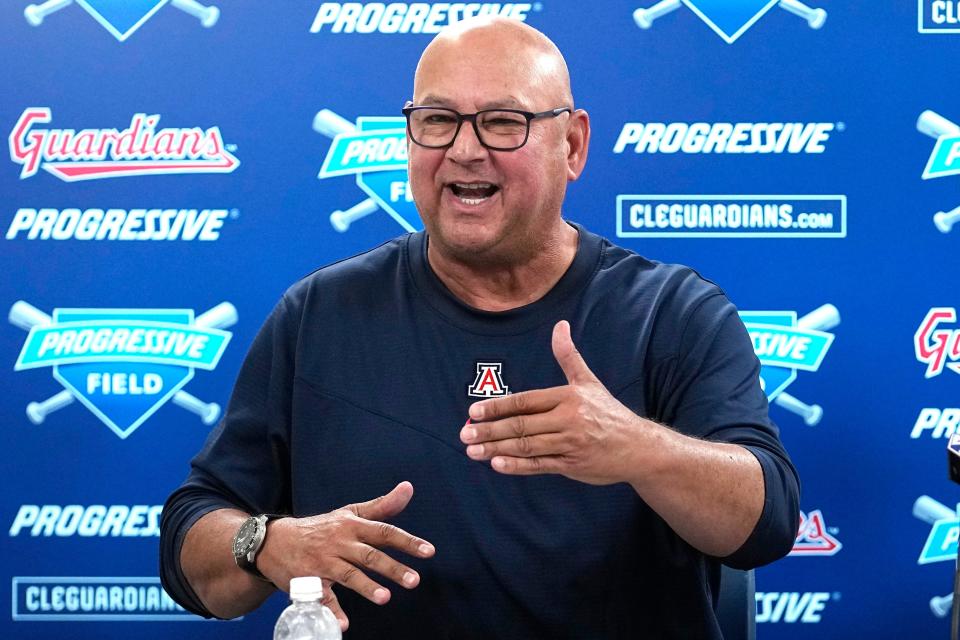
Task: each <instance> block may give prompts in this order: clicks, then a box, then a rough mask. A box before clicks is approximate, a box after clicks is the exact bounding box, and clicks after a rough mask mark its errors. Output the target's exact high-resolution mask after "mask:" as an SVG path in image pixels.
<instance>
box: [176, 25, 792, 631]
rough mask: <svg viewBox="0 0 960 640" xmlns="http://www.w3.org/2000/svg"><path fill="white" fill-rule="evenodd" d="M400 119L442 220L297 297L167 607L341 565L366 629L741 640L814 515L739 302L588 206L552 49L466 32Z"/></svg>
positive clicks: (280, 321) (205, 477) (341, 614)
mask: <svg viewBox="0 0 960 640" xmlns="http://www.w3.org/2000/svg"><path fill="white" fill-rule="evenodd" d="M403 112H404V114H405V115H406V117H407V123H408V127H407V137H408V144H409V176H410V185H411V189H412V191H413V195H414V199H415V201H416V204H417V208H418V210H419V212H420V215H421V218H422V219H423V223H424V227H425V231H424V232H421V233H414V234H408V235H405V236H402V237H400V238H397V239H395V240H392V241H390V242H387V243H385V244H383V245H381V246H380V247H377V248H375V249H373V250H371V251H368V252H366V253H364V254H361V255H359V256H356V257H353V258H350V259H348V260H345V261H341V262H338V263H335V264H334V265H331V266H328V267H325V268H322V269H319V270H318V271H316V272H315V273H313V274H311V275H310V276H308V277H307V278H305V279H303V280H302V281H300V282H298V283H297V284H295V285H294V286H293V287H291V288H290V289H289V290H288V291H287V292H286V293H285V294H284V296H283V298H282V299H281V301H280V302H279V304H278V305H277V307H276V308H275V310H274V311H273V313H272V314H271V316H270V317H269V318H268V319H267V321H266V323H265V325H264V326H263V328H262V329H261V331H260V333H259V334H258V336H257V338H256V340H255V341H254V343H253V345H252V346H251V349H250V352H249V354H248V356H247V359H246V361H245V363H244V365H243V369H242V370H241V372H240V376H239V379H238V381H237V385H236V387H235V389H234V394H233V397H232V399H231V402H230V405H229V407H228V410H227V412H226V414H225V416H224V419H223V421H222V422H221V424H220V425H219V426H218V427H217V429H216V430H214V432H213V433H212V434H211V435H210V437H209V439H208V441H207V443H206V445H205V446H204V448H203V450H202V451H201V452H200V453H199V454H198V455H197V457H196V458H195V459H194V460H193V462H192V470H191V473H190V476H189V477H188V479H187V481H186V482H185V483H184V485H183V486H182V487H181V488H179V489H178V490H177V491H176V492H175V493H174V494H173V495H172V496H171V497H170V499H169V500H168V502H167V505H166V507H165V509H164V512H163V523H162V532H163V533H162V539H161V568H162V576H163V581H164V585H165V587H166V589H167V591H168V592H169V593H170V594H171V595H173V596H174V597H175V598H176V599H177V600H178V602H180V603H181V604H182V605H184V606H185V607H186V608H188V609H189V610H191V611H195V612H197V613H199V614H201V615H205V616H217V617H221V618H230V617H234V616H238V615H241V614H243V613H245V612H248V611H250V610H252V609H254V608H255V607H257V606H259V604H260V603H261V602H263V600H264V599H265V598H267V597H268V596H269V595H270V594H271V593H272V592H274V591H275V590H276V589H278V588H279V589H282V590H286V589H287V588H288V585H289V581H290V578H292V577H294V576H299V575H316V576H321V577H322V578H323V579H324V581H325V584H326V585H327V589H326V603H327V604H328V606H330V607H331V608H332V609H333V611H334V612H335V613H336V615H337V617H338V619H339V620H340V624H341V627H342V628H343V629H347V628H348V627H349V629H350V636H351V637H357V638H385V637H390V638H408V637H409V638H414V637H416V638H458V639H459V638H490V637H517V638H551V639H552V638H567V637H570V638H637V637H649V638H684V639H690V638H720V637H721V636H720V630H719V625H718V623H717V617H716V613H715V607H716V594H717V587H718V582H719V567H720V563H721V562H723V563H726V564H729V565H731V566H734V567H742V568H749V567H755V566H759V565H762V564H765V563H768V562H771V561H773V560H775V559H777V558H779V557H781V556H783V555H784V554H786V553H787V552H788V551H789V550H790V548H791V546H792V543H793V540H794V536H795V533H796V527H797V522H798V479H797V474H796V471H795V469H794V467H793V465H792V464H791V462H790V460H789V457H788V456H787V454H786V452H785V451H784V449H783V446H782V444H781V443H780V440H779V437H778V432H777V429H776V427H775V426H774V425H773V424H772V423H771V421H770V419H769V417H768V414H767V403H766V399H765V397H764V394H763V392H762V391H761V389H760V385H759V379H758V372H759V362H758V361H757V359H756V357H755V356H754V354H753V349H752V346H751V342H750V340H749V338H748V336H747V333H746V331H745V329H744V327H743V325H742V323H741V322H740V320H739V317H738V315H737V313H736V309H735V308H734V307H733V305H732V304H731V303H730V302H729V301H728V300H727V298H726V297H725V296H724V294H723V293H722V291H721V290H720V289H719V288H718V287H717V286H716V285H714V284H713V283H710V282H708V281H706V280H704V279H702V278H700V277H699V276H698V275H697V274H696V273H695V272H694V271H692V270H690V269H688V268H685V267H680V266H676V265H663V264H660V263H656V262H652V261H649V260H647V259H644V258H642V257H640V256H638V255H636V254H634V253H632V252H629V251H627V250H624V249H621V248H619V247H616V246H615V245H613V244H611V243H610V242H609V241H607V240H605V239H603V238H601V237H599V236H597V235H595V234H593V233H590V232H589V231H587V230H586V229H584V228H583V227H582V226H579V225H576V224H573V223H571V222H568V221H566V220H564V218H563V216H562V211H561V209H562V203H563V200H564V195H565V190H566V186H567V183H568V182H571V181H573V180H576V179H577V178H578V177H579V175H580V173H581V171H582V170H583V167H584V164H585V162H586V158H587V148H588V144H589V140H590V122H589V118H588V116H587V113H586V112H584V111H583V110H581V109H578V108H576V107H575V106H574V102H573V97H572V95H571V90H570V81H569V77H568V72H567V67H566V64H565V62H564V60H563V57H562V55H561V54H560V52H559V51H558V50H557V48H556V46H555V45H554V44H553V43H552V42H550V41H549V40H548V39H547V38H546V37H545V36H544V35H543V34H541V33H539V32H537V31H536V30H534V29H532V28H531V27H529V26H526V25H524V24H522V23H519V22H514V21H509V20H505V19H499V18H492V19H491V18H485V19H477V20H470V21H465V22H462V23H459V24H457V25H455V26H453V27H450V28H448V29H446V30H445V31H443V32H442V33H441V34H439V35H438V36H437V37H436V39H434V41H433V42H432V43H431V44H430V45H429V46H428V47H427V49H426V50H425V51H424V53H423V56H422V57H421V59H420V63H419V65H418V67H417V71H416V75H415V79H414V90H413V99H412V100H411V101H410V102H409V103H408V104H407V106H406V107H404V109H403ZM414 487H416V491H417V493H416V496H414ZM377 496H379V497H377Z"/></svg>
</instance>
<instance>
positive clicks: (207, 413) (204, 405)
mask: <svg viewBox="0 0 960 640" xmlns="http://www.w3.org/2000/svg"><path fill="white" fill-rule="evenodd" d="M8 320H9V321H10V324H12V325H14V326H17V327H20V328H21V329H23V330H24V331H30V329H32V328H33V327H38V326H40V327H42V326H45V325H49V324H53V318H51V317H50V316H49V315H47V314H46V313H44V312H43V311H41V310H40V309H37V308H36V307H34V306H33V305H31V304H29V303H27V302H24V301H23V300H19V301H17V302H15V303H14V304H13V306H12V307H10V314H9V316H8ZM236 323H237V309H236V307H234V306H233V305H232V304H230V303H229V302H221V303H220V304H218V305H217V306H215V307H213V308H211V309H209V310H207V311H205V312H204V313H202V314H200V315H199V316H197V317H196V318H195V319H194V321H193V325H192V326H194V327H202V328H205V329H225V328H226V327H230V326H232V325H234V324H236ZM74 399H75V398H74V395H73V393H72V392H71V391H70V390H69V389H64V390H63V391H61V392H60V393H58V394H56V395H53V396H51V397H49V398H47V399H46V400H43V401H42V402H31V403H30V404H28V405H27V418H29V419H30V422H32V423H33V424H42V423H43V421H44V420H46V419H47V416H48V415H50V414H51V413H53V412H55V411H59V410H60V409H63V408H64V407H66V406H68V405H70V404H72V403H73V401H74ZM173 403H174V404H176V405H177V406H179V407H182V408H184V409H186V410H187V411H190V412H191V413H195V414H197V415H198V416H199V417H200V420H201V421H203V424H205V425H212V424H213V423H215V422H216V421H217V420H218V419H219V418H220V405H219V404H217V403H216V402H204V401H202V400H200V399H199V398H197V397H195V396H192V395H190V394H189V393H187V392H186V391H183V390H180V391H177V393H176V394H174V396H173Z"/></svg>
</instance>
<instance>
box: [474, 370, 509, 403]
mask: <svg viewBox="0 0 960 640" xmlns="http://www.w3.org/2000/svg"><path fill="white" fill-rule="evenodd" d="M502 369H503V363H501V362H478V363H477V377H476V378H475V379H474V381H473V384H471V385H470V386H468V387H467V395H470V396H473V397H475V398H493V397H496V396H505V395H507V394H508V393H510V389H508V388H507V385H505V384H503V377H502V375H501V374H502Z"/></svg>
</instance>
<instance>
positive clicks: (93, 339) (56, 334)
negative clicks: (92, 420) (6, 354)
mask: <svg viewBox="0 0 960 640" xmlns="http://www.w3.org/2000/svg"><path fill="white" fill-rule="evenodd" d="M9 320H10V322H11V324H13V325H15V326H17V327H20V328H21V329H24V330H26V331H28V332H29V333H28V334H27V339H26V341H25V342H24V344H23V349H22V350H21V351H20V356H19V358H17V362H16V365H15V366H14V370H15V371H24V370H28V369H38V368H45V367H52V369H53V377H54V378H55V379H56V380H57V381H58V382H59V383H60V384H61V385H63V387H64V389H63V391H61V392H59V393H57V394H55V395H53V396H51V397H50V398H48V399H46V400H44V401H42V402H31V403H30V404H28V405H27V417H28V418H29V419H30V421H31V422H33V423H34V424H41V423H42V422H44V421H45V420H46V419H47V417H48V416H49V415H50V414H51V413H53V412H55V411H58V410H60V409H62V408H64V407H66V406H68V405H70V404H72V403H73V401H74V400H79V401H80V402H81V403H82V404H83V405H84V406H86V407H87V409H89V410H90V411H91V412H92V413H93V414H94V415H95V416H97V417H98V418H99V419H100V421H101V422H103V423H104V424H105V425H106V426H107V427H109V428H110V430H111V431H113V432H114V433H115V434H116V435H117V436H118V437H120V438H121V439H123V438H126V437H128V436H129V435H130V434H131V433H133V432H134V431H135V430H136V429H137V427H139V426H140V425H141V424H143V423H144V422H145V421H146V420H147V418H149V417H150V416H151V415H153V413H154V412H156V411H157V410H158V409H159V408H160V407H161V406H163V405H164V404H165V403H166V402H167V401H168V400H172V401H173V403H174V404H176V405H178V406H180V407H182V408H184V409H187V410H188V411H190V412H192V413H195V414H197V416H198V417H199V418H200V419H201V420H202V421H203V423H204V424H207V425H210V424H213V423H214V422H216V421H217V419H218V418H219V417H220V406H219V405H218V404H216V403H206V402H203V401H201V400H200V399H198V398H196V397H194V396H192V395H190V394H189V393H187V392H186V391H183V390H182V388H183V386H184V385H186V384H187V383H188V382H189V381H190V380H191V379H192V378H193V373H194V370H195V369H203V370H207V371H210V370H213V369H214V368H215V367H216V366H217V363H218V362H219V361H220V356H222V355H223V352H224V350H225V349H226V347H227V344H228V343H229V341H230V337H231V334H230V333H229V332H227V331H223V328H225V327H229V326H232V325H233V324H235V323H236V322H237V310H236V309H235V308H234V306H233V305H232V304H230V303H229V302H223V303H221V304H219V305H217V306H215V307H213V308H212V309H210V310H209V311H207V312H205V313H203V314H200V315H199V316H196V317H194V312H193V310H192V309H54V311H53V315H52V316H50V315H47V314H46V313H44V312H43V311H41V310H39V309H37V308H36V307H33V306H32V305H30V304H28V303H26V302H24V301H22V300H21V301H19V302H16V303H15V304H14V305H13V306H12V307H11V308H10V314H9Z"/></svg>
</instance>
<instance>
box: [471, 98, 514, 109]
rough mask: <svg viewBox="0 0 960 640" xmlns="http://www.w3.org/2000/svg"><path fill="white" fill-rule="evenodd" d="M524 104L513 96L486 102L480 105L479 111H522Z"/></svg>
mask: <svg viewBox="0 0 960 640" xmlns="http://www.w3.org/2000/svg"><path fill="white" fill-rule="evenodd" d="M524 106H525V105H524V104H523V103H522V102H520V100H518V99H517V98H515V97H513V96H506V97H504V98H499V99H497V100H488V101H486V102H482V103H481V104H480V108H481V109H499V108H503V109H523V108H524Z"/></svg>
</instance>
